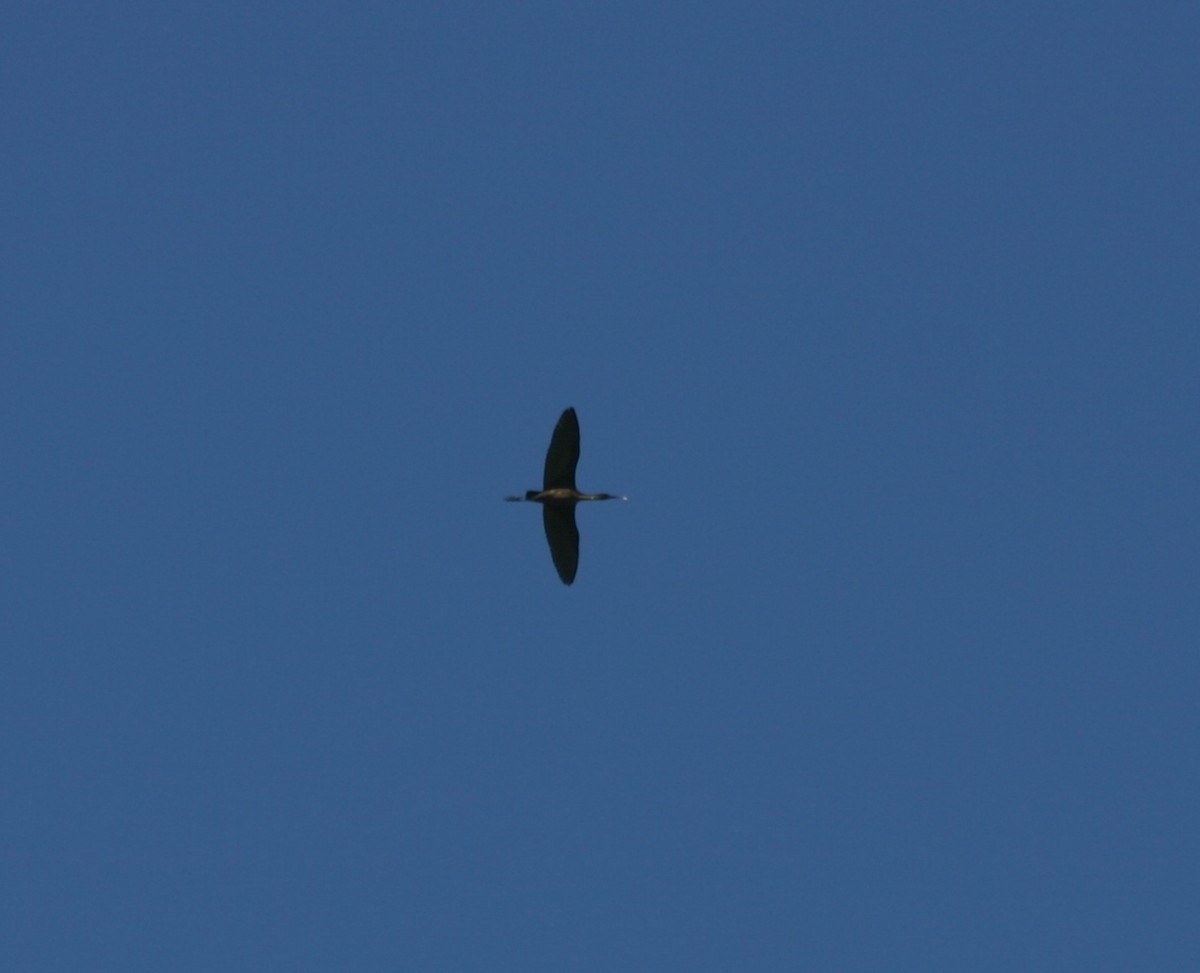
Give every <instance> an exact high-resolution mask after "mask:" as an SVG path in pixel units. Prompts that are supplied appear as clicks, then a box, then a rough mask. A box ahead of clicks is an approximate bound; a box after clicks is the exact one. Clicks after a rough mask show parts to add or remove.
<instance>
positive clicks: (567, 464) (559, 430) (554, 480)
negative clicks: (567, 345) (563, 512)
mask: <svg viewBox="0 0 1200 973" xmlns="http://www.w3.org/2000/svg"><path fill="white" fill-rule="evenodd" d="M578 463H579V420H578V419H577V418H576V417H575V410H574V409H567V410H566V411H565V412H564V413H563V414H562V415H561V416H559V417H558V424H557V425H556V426H555V427H554V435H553V436H551V437H550V448H549V449H548V450H546V469H545V471H544V473H543V475H542V489H543V490H556V489H559V488H561V487H566V488H567V489H570V490H574V489H575V467H576V465H578ZM567 584H570V582H569V581H568V582H567Z"/></svg>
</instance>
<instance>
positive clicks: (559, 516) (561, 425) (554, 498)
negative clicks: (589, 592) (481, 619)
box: [504, 409, 629, 584]
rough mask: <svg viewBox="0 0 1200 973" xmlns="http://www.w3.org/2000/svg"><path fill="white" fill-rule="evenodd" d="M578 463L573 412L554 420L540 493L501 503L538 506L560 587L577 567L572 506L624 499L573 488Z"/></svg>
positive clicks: (576, 423)
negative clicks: (528, 502) (582, 502)
mask: <svg viewBox="0 0 1200 973" xmlns="http://www.w3.org/2000/svg"><path fill="white" fill-rule="evenodd" d="M578 463H579V419H578V418H576V416H575V410H574V409H567V410H566V411H565V412H564V413H563V414H562V415H561V416H559V417H558V425H556V426H555V427H554V435H553V436H551V437H550V448H549V449H548V450H546V468H545V471H544V472H543V474H542V489H541V490H526V491H525V496H523V497H505V498H504V499H505V500H530V501H532V502H533V503H540V504H541V505H542V523H543V525H544V526H545V528H546V540H547V541H548V542H549V544H550V556H551V557H552V558H553V559H554V567H555V570H557V571H558V576H559V577H560V578H562V582H563V584H570V583H571V582H572V581H574V580H575V572H576V570H577V569H578V568H579V528H578V527H576V526H575V504H577V503H579V502H580V501H581V500H628V499H629V498H628V497H619V496H617V495H616V494H613V493H580V492H579V491H578V490H577V489H575V467H576V466H577V465H578Z"/></svg>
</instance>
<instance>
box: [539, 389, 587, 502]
mask: <svg viewBox="0 0 1200 973" xmlns="http://www.w3.org/2000/svg"><path fill="white" fill-rule="evenodd" d="M578 463H579V420H578V419H577V418H576V417H575V410H574V409H567V410H566V411H565V412H564V413H563V414H562V415H561V416H559V417H558V424H557V425H556V426H555V427H554V435H553V436H551V437H550V448H549V449H548V450H546V469H545V471H544V473H543V475H542V489H543V490H554V489H557V488H559V487H568V488H569V489H571V490H574V489H575V467H576V465H577V464H578Z"/></svg>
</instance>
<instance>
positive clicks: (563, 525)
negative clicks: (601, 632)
mask: <svg viewBox="0 0 1200 973" xmlns="http://www.w3.org/2000/svg"><path fill="white" fill-rule="evenodd" d="M573 415H574V413H572V416H573ZM560 425H561V423H560ZM542 523H543V525H545V528H546V540H547V541H548V542H549V544H550V556H551V557H552V558H554V568H555V570H556V571H558V576H559V577H560V578H562V583H563V584H570V583H571V582H572V581H574V580H575V572H576V570H578V568H579V528H578V527H576V526H575V505H574V504H573V503H572V504H564V505H562V506H557V505H554V504H549V503H544V504H542Z"/></svg>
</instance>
